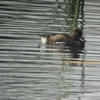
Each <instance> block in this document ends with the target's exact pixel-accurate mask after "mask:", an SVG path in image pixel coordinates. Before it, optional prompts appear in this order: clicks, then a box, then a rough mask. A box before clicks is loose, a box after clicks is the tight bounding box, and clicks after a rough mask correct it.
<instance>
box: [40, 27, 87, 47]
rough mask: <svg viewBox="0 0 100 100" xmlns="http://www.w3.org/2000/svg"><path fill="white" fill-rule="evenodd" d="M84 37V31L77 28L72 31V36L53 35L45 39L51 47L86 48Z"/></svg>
mask: <svg viewBox="0 0 100 100" xmlns="http://www.w3.org/2000/svg"><path fill="white" fill-rule="evenodd" d="M82 35H83V34H82V31H81V30H80V29H79V28H77V27H76V28H74V29H73V30H72V32H71V34H70V36H69V35H67V34H54V35H53V34H52V35H47V36H46V37H44V40H45V42H46V44H51V45H55V44H63V45H66V46H75V47H77V46H78V47H81V48H84V42H85V40H84V38H83V37H82ZM42 38H43V37H42ZM41 40H42V39H41ZM42 41H43V40H42Z"/></svg>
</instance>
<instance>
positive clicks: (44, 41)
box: [41, 36, 47, 44]
mask: <svg viewBox="0 0 100 100" xmlns="http://www.w3.org/2000/svg"><path fill="white" fill-rule="evenodd" d="M46 41H47V38H46V37H43V36H41V42H42V43H43V44H46Z"/></svg>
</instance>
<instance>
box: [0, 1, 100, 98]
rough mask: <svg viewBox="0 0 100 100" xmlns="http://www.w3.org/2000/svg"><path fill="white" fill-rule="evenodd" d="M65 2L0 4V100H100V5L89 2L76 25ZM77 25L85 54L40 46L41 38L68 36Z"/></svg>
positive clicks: (12, 2) (82, 51)
mask: <svg viewBox="0 0 100 100" xmlns="http://www.w3.org/2000/svg"><path fill="white" fill-rule="evenodd" d="M65 3H66V4H67V3H68V1H67V0H66V2H64V1H62V0H59V1H58V2H57V1H54V0H50V1H48V2H47V1H46V0H34V1H31V0H26V1H25V0H15V1H12V0H9V1H6V0H2V1H0V9H1V10H0V16H1V17H0V100H28V99H29V100H99V98H100V96H99V95H100V88H99V87H100V78H99V76H100V73H99V72H100V69H99V66H100V52H99V51H100V44H99V42H100V35H99V34H100V33H99V30H100V28H99V23H100V22H99V19H100V18H99V12H100V10H99V7H100V1H98V0H95V1H91V0H86V1H85V3H84V11H83V12H81V11H79V12H80V13H79V15H80V17H79V18H77V19H78V20H77V21H76V20H75V19H74V18H76V16H74V13H73V11H72V12H67V13H66V9H65V5H64V4H65ZM59 6H61V7H62V8H63V9H61V8H59ZM68 7H71V6H68ZM80 8H81V7H80ZM73 16H74V17H73ZM72 18H73V20H72ZM75 22H77V24H78V26H79V27H81V28H82V29H83V34H84V37H85V40H86V41H87V42H86V44H85V48H84V50H81V51H80V50H76V51H77V52H76V53H75V52H74V51H71V50H70V49H64V50H62V49H61V48H59V47H55V46H51V47H49V48H46V46H45V45H43V44H41V41H40V37H39V36H38V34H44V33H46V34H50V33H61V34H62V33H66V34H69V33H70V31H71V29H72V27H73V25H75ZM58 48H59V49H60V50H59V49H58Z"/></svg>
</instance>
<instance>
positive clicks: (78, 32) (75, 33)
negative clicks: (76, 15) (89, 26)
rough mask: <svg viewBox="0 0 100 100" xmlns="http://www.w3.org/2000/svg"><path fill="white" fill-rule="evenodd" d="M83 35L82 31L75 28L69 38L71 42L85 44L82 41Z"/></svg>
mask: <svg viewBox="0 0 100 100" xmlns="http://www.w3.org/2000/svg"><path fill="white" fill-rule="evenodd" d="M82 35H83V33H82V31H81V30H80V29H79V28H78V27H75V28H74V29H73V30H72V32H71V35H70V36H71V38H72V39H73V40H76V41H81V42H86V41H85V40H84V38H83V37H82Z"/></svg>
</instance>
